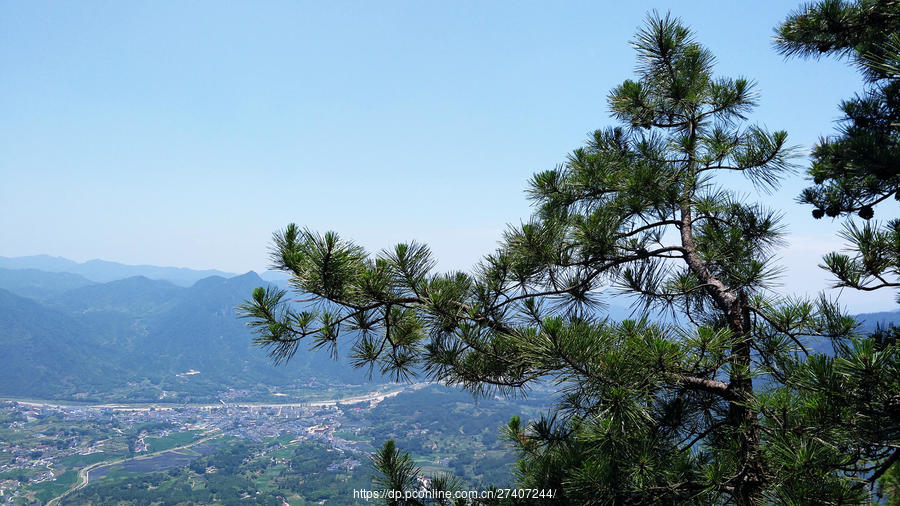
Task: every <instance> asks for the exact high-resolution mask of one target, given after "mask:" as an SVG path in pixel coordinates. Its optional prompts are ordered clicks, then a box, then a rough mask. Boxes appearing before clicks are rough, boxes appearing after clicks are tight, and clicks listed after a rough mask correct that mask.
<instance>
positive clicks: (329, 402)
mask: <svg viewBox="0 0 900 506" xmlns="http://www.w3.org/2000/svg"><path fill="white" fill-rule="evenodd" d="M428 385H429V384H428V383H413V384H411V385H403V386H399V387H395V388H392V389H390V390H385V391H378V392H372V393H368V394H360V395H354V396H350V397H341V398H339V399H323V400H316V401H302V402H282V403H278V402H275V403H271V402H269V403H263V402H235V403H226V405H227V406H230V407H238V408H269V407H271V408H278V407H306V406H310V407H322V406H334V405H337V404H355V403H358V402H367V401H368V402H372V401H375V402H381V401H382V400H384V399H386V398H388V397H394V396H395V395H397V394H400V393H401V392H407V391H411V390H418V389H420V388H424V387H426V386H428ZM0 401H13V402H16V403H18V404H22V405H24V406H34V407H41V406H46V407H53V408H85V409H112V410H115V411H147V410H150V409H154V410H158V411H163V410H168V409H178V408H185V407H189V408H195V409H211V408H221V407H222V403H221V402H220V403H218V404H152V403H149V404H148V403H139V404H126V403H115V404H65V403H60V402H55V401H41V400H35V399H31V400H18V399H12V398H3V399H0Z"/></svg>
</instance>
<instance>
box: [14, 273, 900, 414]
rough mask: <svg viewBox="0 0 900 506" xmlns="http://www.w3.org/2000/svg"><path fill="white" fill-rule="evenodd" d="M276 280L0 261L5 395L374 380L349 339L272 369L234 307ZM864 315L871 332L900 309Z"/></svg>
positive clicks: (104, 396)
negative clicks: (357, 362)
mask: <svg viewBox="0 0 900 506" xmlns="http://www.w3.org/2000/svg"><path fill="white" fill-rule="evenodd" d="M210 273H213V274H210ZM267 277H269V279H278V278H277V273H268V275H267ZM269 283H271V281H267V280H265V279H263V278H262V277H260V276H259V275H257V274H256V273H255V272H252V271H251V272H248V273H246V274H242V275H234V274H230V273H222V272H219V271H214V270H203V271H198V270H192V269H184V268H173V267H156V266H131V265H124V264H117V263H114V262H105V261H101V260H93V261H90V262H85V263H77V262H72V261H70V260H66V259H63V258H57V257H49V256H45V255H41V256H33V257H22V258H4V257H0V362H2V365H0V397H32V398H40V399H60V400H66V399H70V400H71V399H77V400H86V401H88V400H94V401H99V400H102V401H119V402H121V401H126V400H128V401H157V400H164V401H171V402H197V401H203V402H209V401H215V400H217V399H219V398H221V397H222V396H223V395H229V391H231V392H232V393H233V392H234V391H240V392H243V395H244V398H246V399H253V400H263V399H264V398H267V397H271V396H273V395H279V396H285V395H286V396H288V398H291V397H295V396H301V394H302V393H303V392H304V391H305V390H307V389H308V388H310V385H311V384H315V385H317V386H318V387H319V388H321V387H322V386H323V385H324V386H328V385H331V386H332V387H334V388H336V389H340V388H342V387H344V386H346V385H348V384H362V383H366V382H368V381H370V380H368V379H367V377H366V374H365V372H364V371H361V370H354V369H352V368H351V367H350V366H349V365H347V360H346V354H347V351H348V348H349V343H348V342H347V341H345V343H344V344H343V346H342V348H341V351H340V355H341V357H342V360H339V361H337V362H335V361H333V360H331V359H330V358H329V357H328V355H327V353H325V352H318V353H314V352H310V351H307V350H306V346H303V351H302V352H300V353H298V354H297V355H296V356H295V357H294V358H293V360H292V361H291V362H289V363H288V364H287V365H284V366H278V367H276V366H274V365H272V363H271V361H270V360H269V359H268V357H267V356H266V353H265V351H264V350H262V349H260V348H258V347H256V346H253V345H252V338H253V335H252V334H251V332H250V331H249V329H248V328H247V327H246V326H245V325H244V321H242V320H240V319H238V318H237V314H236V312H235V309H234V308H235V306H237V305H238V304H240V303H241V302H243V301H244V300H245V299H246V298H248V297H249V296H250V293H251V291H252V290H253V289H254V288H256V287H259V286H265V285H267V284H269ZM277 284H282V285H283V279H282V280H281V281H279V282H277ZM628 302H630V301H628V300H624V301H622V300H621V299H615V298H614V297H613V298H612V300H611V302H610V304H609V305H608V306H607V307H606V308H605V310H604V311H605V312H607V313H608V314H609V315H610V317H611V318H613V319H615V320H619V319H624V318H628V317H629V315H630V314H631V311H630V310H629V309H628V308H627V304H628ZM858 318H859V319H860V320H862V321H863V323H864V327H865V328H867V329H870V328H874V326H875V324H876V323H878V322H881V323H889V322H898V321H900V312H896V311H895V312H887V313H874V314H870V315H859V317H858ZM818 344H821V345H822V346H821V347H820V346H818V345H817V346H816V349H819V348H822V349H821V350H820V351H825V352H827V351H828V350H827V349H826V348H830V345H829V344H828V343H818ZM313 378H315V379H313ZM371 381H374V382H383V381H385V380H384V379H381V378H378V377H375V378H373V379H372V380H371ZM285 392H286V393H285ZM276 398H282V399H283V397H276Z"/></svg>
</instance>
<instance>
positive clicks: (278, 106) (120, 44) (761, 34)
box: [0, 0, 895, 310]
mask: <svg viewBox="0 0 900 506" xmlns="http://www.w3.org/2000/svg"><path fill="white" fill-rule="evenodd" d="M794 7H796V5H795V4H793V3H791V2H780V1H779V2H776V1H769V2H722V1H715V2H713V1H704V2H699V1H697V2H690V3H688V2H669V3H666V2H660V1H658V2H615V3H606V2H549V1H548V2H522V1H516V2H512V1H510V2H417V1H411V0H410V1H407V2H388V1H379V2H375V1H359V2H328V3H326V2H317V3H303V2H225V1H210V2H202V1H197V2H89V1H83V2H40V1H30V2H3V3H0V33H2V34H3V35H2V38H0V62H2V63H0V110H2V114H0V153H2V155H0V175H2V181H3V182H2V185H0V199H2V202H3V204H4V212H3V213H0V238H2V240H0V255H2V256H19V255H29V254H38V253H47V254H51V255H59V256H65V257H68V258H71V259H74V260H78V261H84V260H88V259H92V258H102V259H106V260H113V261H119V262H124V263H146V264H155V265H175V266H185V267H194V268H218V269H223V270H227V271H232V272H243V271H246V270H249V269H255V270H260V269H263V268H264V267H265V266H266V265H267V247H268V244H269V238H270V236H271V233H272V232H273V231H274V230H275V229H277V228H280V227H283V226H284V225H285V224H287V223H289V222H291V221H295V222H297V223H300V224H303V225H307V226H309V227H311V228H314V229H319V230H327V229H333V230H337V231H338V232H340V233H341V234H342V235H344V236H346V237H349V238H353V239H355V240H356V241H357V242H359V243H361V244H363V245H364V246H366V247H367V248H369V249H370V250H378V249H381V248H383V247H385V246H389V245H391V244H393V243H396V242H398V241H405V240H409V239H417V240H419V241H423V242H426V243H428V244H430V245H431V246H432V247H433V249H434V251H435V253H436V256H437V257H438V258H439V259H440V267H441V268H442V269H451V268H452V269H457V268H459V269H465V268H467V267H468V266H470V265H471V264H472V263H473V262H474V261H475V260H477V259H478V258H479V257H480V256H481V255H482V254H484V253H486V252H489V251H490V250H492V249H493V248H494V246H495V244H496V241H497V239H498V237H499V235H500V232H501V231H502V230H503V229H504V228H505V224H506V223H517V222H519V221H520V220H521V219H524V218H526V217H527V216H528V214H529V213H530V208H529V206H528V202H527V201H526V199H525V197H524V195H523V192H522V190H523V189H524V188H525V184H526V181H527V179H528V177H529V176H530V175H531V174H532V173H533V172H535V171H539V170H543V169H547V168H551V167H553V166H554V165H555V164H557V163H559V162H560V161H561V160H563V159H564V157H565V154H566V153H567V152H569V151H570V150H571V149H573V148H575V147H577V146H578V145H579V144H580V143H581V141H582V140H583V139H584V138H585V137H586V134H587V133H588V132H589V131H591V130H594V129H596V128H600V127H603V126H606V125H610V124H612V121H611V120H610V119H609V114H608V109H607V105H606V96H607V93H608V92H609V90H610V88H612V87H613V86H615V85H616V84H618V83H620V82H621V81H622V80H624V79H626V78H629V77H631V76H632V75H633V69H634V54H633V52H632V50H631V49H630V47H629V46H628V41H629V40H630V39H631V37H632V36H633V34H634V31H635V29H636V27H638V25H640V24H641V22H642V20H643V19H644V17H645V14H646V12H647V11H649V10H651V9H654V8H655V9H658V10H660V11H663V12H664V11H667V10H671V11H672V13H673V14H675V15H678V16H680V17H682V18H683V19H684V20H685V21H686V22H687V23H688V24H689V25H690V26H692V27H693V29H694V30H695V32H696V35H697V38H698V40H700V41H701V42H702V43H704V44H705V45H707V46H708V47H709V48H710V49H711V50H712V51H713V52H714V53H715V54H716V55H717V57H718V60H719V64H718V67H717V72H718V73H719V74H720V75H723V76H733V77H735V76H746V77H749V78H752V79H754V80H755V81H756V82H757V83H758V89H759V91H760V93H761V97H760V107H759V108H758V109H757V110H756V111H755V113H754V114H753V115H752V119H753V120H754V121H756V122H758V123H762V124H764V125H766V126H768V127H770V128H772V129H776V128H777V129H786V130H787V131H788V132H789V135H790V140H791V142H792V143H794V144H798V145H800V146H803V147H807V148H808V147H809V146H810V145H812V143H813V142H815V140H816V139H817V138H818V137H819V136H820V135H822V134H828V133H830V132H831V130H832V124H833V121H834V120H835V119H836V118H837V117H838V111H837V103H838V102H839V101H840V100H841V99H842V98H845V97H848V96H850V95H852V94H853V93H854V92H856V91H858V90H859V89H860V80H859V78H858V77H857V74H856V73H855V71H853V70H852V69H851V68H849V67H848V66H847V65H846V64H845V63H843V62H836V61H833V60H821V61H802V60H790V61H785V60H784V59H783V58H782V57H780V56H779V55H777V54H776V53H775V51H774V50H773V49H772V33H773V27H774V26H775V25H776V24H777V23H778V22H779V21H781V20H782V19H783V18H784V17H785V15H786V14H787V13H788V11H789V10H791V9H792V8H794ZM798 162H800V163H804V162H805V159H800V160H798ZM735 184H738V185H740V187H741V188H746V190H747V191H748V192H750V191H751V190H752V188H750V186H749V185H746V183H744V182H743V181H741V180H735ZM803 185H804V182H803V180H802V178H801V177H800V176H799V175H798V176H796V177H794V178H792V179H791V180H789V181H786V183H785V185H784V188H783V189H782V190H781V191H780V192H778V193H776V194H775V195H772V196H763V197H761V200H764V201H766V202H768V203H769V204H771V205H772V206H775V207H777V208H779V209H782V210H784V212H785V216H786V223H787V225H788V229H789V231H790V232H791V234H792V238H791V242H792V246H791V247H790V248H788V249H786V250H784V251H782V252H781V257H782V260H783V264H784V265H785V266H786V268H787V273H786V275H785V278H784V284H785V288H786V289H787V290H788V291H791V292H796V293H813V292H814V291H816V290H818V289H820V288H822V287H824V286H825V282H824V280H823V275H822V272H821V271H819V270H818V269H817V268H816V267H815V265H816V264H817V263H818V261H819V258H820V256H821V255H822V254H823V253H825V252H827V251H829V250H831V249H835V248H838V247H840V245H841V242H840V240H839V239H837V238H836V237H835V235H834V234H835V231H836V230H837V229H838V228H839V227H838V224H836V223H830V222H827V221H825V220H822V221H815V220H812V218H811V217H810V216H809V209H807V208H804V207H801V206H798V205H796V204H794V202H793V199H794V197H795V196H796V195H797V193H798V192H799V189H800V188H802V187H803ZM749 195H750V196H753V195H752V194H749ZM843 300H844V301H845V302H846V303H848V304H850V306H851V307H854V308H856V309H864V310H878V309H893V308H894V307H895V304H894V302H893V300H892V296H891V295H890V294H887V293H877V294H874V295H869V296H863V295H860V294H850V293H845V297H844V299H843Z"/></svg>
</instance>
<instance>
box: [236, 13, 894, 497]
mask: <svg viewBox="0 0 900 506" xmlns="http://www.w3.org/2000/svg"><path fill="white" fill-rule="evenodd" d="M632 45H633V47H634V49H635V51H636V53H637V60H638V67H637V79H635V80H627V81H625V82H623V83H622V84H621V85H619V86H617V87H616V88H615V89H613V90H612V92H611V93H610V95H609V104H610V107H611V109H612V113H613V116H614V117H615V119H617V120H618V122H619V125H618V126H615V127H611V128H607V129H603V130H598V131H596V132H594V133H593V134H592V135H591V136H590V138H589V139H588V140H587V142H586V144H585V145H584V146H582V147H580V148H578V149H576V150H574V151H573V152H572V153H571V154H570V155H569V157H568V158H567V160H566V161H565V162H564V163H563V164H561V165H560V166H559V167H557V168H555V169H553V170H548V171H545V172H541V173H538V174H536V175H534V177H533V178H532V180H531V183H530V187H529V189H528V190H527V192H528V195H529V197H530V198H531V199H532V200H533V201H534V203H535V205H536V209H537V210H536V212H535V214H534V216H533V217H532V218H531V219H530V220H529V221H528V222H526V223H523V224H521V225H520V226H516V227H510V229H509V230H508V231H507V233H506V234H505V236H504V239H503V242H502V245H501V247H500V248H499V249H498V250H497V251H496V252H495V253H493V254H490V255H488V256H486V257H485V259H484V260H483V261H482V262H481V263H480V264H479V265H478V266H476V268H475V269H474V272H473V273H472V274H467V273H462V272H454V273H447V274H439V273H435V272H434V265H435V263H434V260H433V258H432V255H431V253H430V251H429V250H428V248H427V247H426V246H424V245H421V244H417V243H408V244H400V245H397V246H396V247H394V248H392V249H389V250H384V251H382V252H380V253H378V254H376V255H374V256H372V255H369V254H368V253H367V252H366V251H364V250H363V249H362V248H361V247H359V246H357V245H355V244H354V243H353V242H351V241H348V240H345V239H342V238H340V237H339V236H338V235H337V234H335V233H333V232H328V233H325V234H318V233H316V232H313V231H310V230H307V229H303V228H301V227H298V226H296V225H293V224H291V225H289V226H287V227H286V228H285V229H283V230H281V231H279V232H276V234H275V236H274V247H273V254H272V258H273V262H274V265H275V267H277V268H279V269H282V270H284V271H286V272H288V273H290V275H291V277H292V283H293V285H294V287H295V288H296V289H297V290H298V291H300V292H303V293H305V294H311V295H312V296H313V298H314V299H316V300H317V301H318V306H317V309H316V310H306V311H299V310H295V309H293V308H292V307H291V306H290V305H289V304H288V299H287V294H286V293H285V292H284V291H279V290H271V289H263V288H259V289H257V290H255V291H254V292H253V294H252V298H251V299H250V300H248V301H247V302H246V304H244V305H243V306H242V307H241V309H242V311H243V312H244V315H245V316H246V317H248V318H249V319H250V322H249V324H250V325H251V326H252V327H253V328H255V330H256V331H257V332H258V334H259V336H258V338H257V339H256V342H257V343H258V344H259V345H261V346H265V347H268V348H269V350H270V353H271V355H272V357H273V358H274V359H275V360H276V361H281V360H287V359H290V357H291V356H292V355H293V354H294V353H296V352H297V350H298V347H299V346H300V345H301V343H303V342H304V341H306V342H309V343H310V344H311V347H312V348H327V349H330V350H331V351H332V352H334V353H336V350H337V342H338V339H343V338H347V339H353V340H354V345H353V349H352V352H351V361H352V363H353V365H355V366H357V367H368V368H369V371H370V372H372V371H374V370H376V369H377V370H378V371H379V372H380V373H382V374H387V375H390V376H391V377H392V378H394V379H397V380H403V379H409V378H412V377H415V376H424V377H426V378H427V379H429V380H433V381H439V382H443V383H445V384H448V385H458V386H462V387H464V388H466V389H468V390H470V391H472V392H473V393H475V394H488V393H495V392H499V393H504V394H516V393H520V392H524V391H527V389H528V388H529V386H530V385H533V384H534V383H536V382H548V381H549V382H553V383H554V384H556V385H558V386H559V389H560V392H561V397H560V399H559V402H558V405H557V406H556V408H555V409H554V410H553V411H552V412H551V413H548V414H547V416H545V417H544V418H542V419H540V420H536V421H532V422H531V423H526V424H523V423H522V422H521V421H520V420H518V419H513V420H512V421H511V422H510V423H509V425H508V426H507V427H506V429H505V435H506V437H507V438H508V439H509V440H510V441H511V442H512V443H513V445H514V446H515V448H516V449H517V451H518V452H519V454H520V457H521V458H520V460H519V462H518V464H517V467H516V473H517V475H518V477H519V480H520V483H521V484H522V485H523V486H526V487H529V488H538V489H553V490H554V491H555V496H554V498H553V499H552V502H557V503H570V504H594V503H626V504H630V503H634V504H645V503H686V502H696V503H722V502H729V503H736V504H750V503H756V502H761V501H771V502H788V503H804V502H817V501H822V502H832V503H851V502H860V501H865V500H866V499H867V497H868V495H867V489H866V486H867V485H869V484H870V481H871V479H872V477H873V476H874V475H876V474H877V475H879V476H880V473H883V471H881V468H882V466H883V465H885V462H887V461H888V460H890V458H895V457H892V455H896V452H894V450H893V448H895V447H896V444H897V424H896V422H895V420H896V419H897V418H896V417H895V418H892V419H891V418H885V417H884V415H885V411H886V410H891V409H894V410H896V408H897V406H898V404H896V403H895V404H892V402H894V401H895V400H896V399H897V396H896V395H897V393H898V391H897V383H896V379H895V378H897V377H898V373H900V370H898V365H897V348H896V345H895V344H893V343H890V344H884V343H881V344H879V343H877V342H876V340H875V339H874V338H862V337H860V336H858V335H857V329H856V324H855V322H854V320H853V319H852V318H849V317H846V316H843V315H841V314H840V312H839V311H838V308H837V307H836V305H835V304H834V303H832V302H831V301H829V300H827V299H824V298H822V299H819V300H817V301H807V300H800V299H795V298H790V297H785V296H782V295H779V294H777V293H775V292H774V291H773V289H772V286H773V285H772V282H773V281H774V280H775V279H776V278H777V274H778V268H777V266H774V265H773V263H772V257H773V249H774V248H775V247H776V246H778V245H779V244H781V241H782V237H783V236H782V227H781V225H780V223H779V215H778V213H777V212H775V211H773V210H768V209H765V208H763V207H762V206H760V205H757V204H754V203H749V202H745V201H744V200H743V199H742V198H741V197H740V196H739V195H738V194H737V192H734V191H731V190H729V189H727V188H725V187H723V186H722V185H721V184H720V182H719V180H720V179H721V178H720V175H721V174H722V173H738V174H742V175H743V176H745V177H746V178H747V180H748V181H750V182H751V183H752V184H753V185H754V186H755V187H756V188H757V189H758V190H759V191H769V190H772V189H774V188H776V187H777V185H778V183H779V181H780V179H781V178H782V177H783V176H785V175H786V174H788V173H790V171H791V169H792V165H791V159H792V156H793V155H794V150H793V149H792V148H791V147H790V146H789V145H788V144H787V135H786V133H785V132H782V131H775V132H769V131H767V130H765V129H763V128H761V127H759V126H756V125H753V124H749V123H747V121H746V117H747V115H748V114H749V113H750V112H751V110H752V109H753V106H754V105H755V103H756V99H757V95H756V92H755V91H754V86H753V83H752V82H750V81H748V80H746V79H743V78H739V79H729V78H721V77H715V76H714V75H713V65H714V58H713V56H712V54H711V53H710V51H709V50H707V49H706V48H704V47H703V46H701V45H700V44H699V43H697V42H696V41H695V40H694V38H693V35H692V33H691V31H690V30H689V29H688V28H686V27H685V26H684V25H683V23H681V21H680V20H678V19H675V18H672V17H670V16H659V15H656V14H654V15H651V16H649V17H648V20H647V22H646V24H645V26H644V27H643V28H642V29H641V30H640V31H639V32H638V33H637V36H636V37H635V39H634V41H633V43H632ZM608 294H614V295H619V294H630V295H632V296H634V300H635V307H636V315H635V318H634V319H632V320H626V321H623V322H613V321H610V320H608V319H606V318H604V317H603V297H604V296H607V295H608ZM649 314H656V315H664V314H668V315H670V318H668V319H663V318H656V321H653V320H651V319H650V318H649V316H648V315H649ZM341 336H345V337H341ZM828 342H830V343H831V344H832V345H833V347H834V350H835V352H834V355H836V356H827V355H824V354H821V353H816V352H815V351H814V350H815V349H817V348H815V347H814V345H821V344H823V343H828ZM826 345H827V344H826ZM819 348H821V346H819ZM838 401H839V402H838ZM892 445H894V446H892ZM891 452H893V453H891ZM381 470H382V472H383V474H384V476H391V473H392V472H393V471H394V470H393V469H391V468H390V467H385V468H383V469H381ZM875 479H877V477H876V478H875Z"/></svg>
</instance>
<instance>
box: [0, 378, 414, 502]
mask: <svg viewBox="0 0 900 506" xmlns="http://www.w3.org/2000/svg"><path fill="white" fill-rule="evenodd" d="M423 386H425V385H424V384H416V385H407V386H404V387H396V386H395V387H394V388H392V389H386V390H385V391H379V392H374V393H371V394H366V395H360V396H356V397H350V398H345V399H340V400H330V401H327V400H325V401H313V402H308V403H290V404H269V405H261V404H234V403H228V402H226V401H224V400H222V401H220V403H219V404H218V405H170V406H166V405H134V406H129V405H126V404H115V405H110V404H107V405H98V406H67V405H60V404H50V403H41V402H31V401H29V402H22V401H13V400H7V401H2V404H0V419H2V420H5V421H7V422H6V423H5V424H4V425H5V427H3V429H4V432H6V433H8V434H11V437H9V438H0V501H2V502H0V504H5V505H6V504H9V505H11V504H17V503H18V501H17V499H19V498H22V497H23V491H24V490H26V489H33V488H34V486H35V485H39V484H42V483H47V482H53V481H55V480H57V479H58V478H59V477H60V476H62V475H63V474H64V473H66V472H71V471H72V470H73V469H74V468H78V467H79V464H80V467H81V471H82V472H81V473H80V479H81V480H82V482H81V483H77V482H76V483H75V484H73V485H72V486H73V488H74V487H77V488H81V487H83V486H85V485H87V484H88V483H89V482H90V480H91V479H95V477H96V476H103V471H104V466H103V465H102V464H104V463H105V462H108V464H106V467H110V466H112V465H113V464H116V463H119V462H120V461H125V460H128V459H131V460H133V461H135V462H138V461H144V462H146V463H148V464H150V465H149V466H144V468H145V469H154V470H164V469H166V468H168V467H172V466H170V465H169V464H173V463H174V464H181V463H182V461H180V460H178V459H172V458H166V457H171V456H172V455H176V454H178V452H183V451H185V450H188V451H190V450H189V449H190V448H192V447H198V448H200V447H202V445H203V444H204V443H205V442H207V441H209V440H213V439H216V438H225V437H231V438H239V439H243V440H247V441H253V442H260V441H264V440H269V439H272V438H278V437H280V436H285V435H287V436H290V438H291V439H290V442H292V443H296V442H303V441H316V442H319V443H323V444H325V445H327V446H328V448H329V449H330V450H333V451H335V452H337V456H336V457H335V459H334V461H332V462H328V463H326V464H323V466H322V467H323V468H322V471H337V470H340V469H346V470H353V469H354V468H356V467H358V466H360V465H361V464H362V462H363V461H364V460H366V461H367V460H368V459H367V453H368V451H369V450H371V446H370V445H369V444H368V443H366V442H365V441H363V440H361V439H358V438H356V437H355V436H357V435H358V434H359V430H360V429H359V427H349V426H346V425H347V420H348V416H347V415H349V414H351V413H360V412H365V411H368V410H370V409H371V408H372V407H374V406H376V405H377V404H378V403H380V402H381V401H383V400H384V399H386V398H390V397H393V396H396V395H398V394H399V393H400V392H403V391H414V390H418V389H420V388H422V387H423ZM42 421H44V422H47V424H48V425H50V426H52V425H53V423H52V422H57V423H59V427H58V428H57V429H58V430H57V431H56V432H54V433H48V432H35V431H34V430H33V428H35V427H39V426H40V422H42ZM64 426H67V427H73V428H76V429H72V430H66V429H63V428H62V427H64ZM414 430H418V431H419V432H421V431H422V429H414ZM426 431H427V430H426ZM123 442H124V448H123ZM283 446H284V445H283V444H275V445H270V446H268V447H267V449H266V451H267V452H273V451H275V450H278V449H279V448H281V447H283ZM169 454H171V455H169ZM194 454H195V455H202V454H203V451H202V450H201V451H200V452H199V453H198V452H194ZM260 456H262V455H261V454H260V453H259V452H257V453H256V454H254V455H253V456H252V457H253V458H257V457H260ZM154 461H155V462H154ZM154 464H158V465H154ZM288 464H289V463H288ZM85 468H88V470H87V472H84V469H85ZM207 471H208V472H214V471H215V469H208V470H207ZM27 499H28V500H27V501H25V502H29V501H30V500H34V497H28V498H27Z"/></svg>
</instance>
